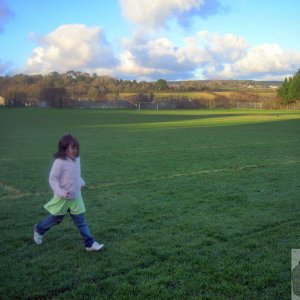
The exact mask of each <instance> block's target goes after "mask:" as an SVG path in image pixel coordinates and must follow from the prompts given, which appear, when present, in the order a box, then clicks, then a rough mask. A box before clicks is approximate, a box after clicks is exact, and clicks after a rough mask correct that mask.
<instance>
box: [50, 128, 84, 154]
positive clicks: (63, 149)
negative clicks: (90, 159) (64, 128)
mask: <svg viewBox="0 0 300 300" xmlns="http://www.w3.org/2000/svg"><path fill="white" fill-rule="evenodd" d="M69 146H71V147H74V148H76V149H77V157H78V156H79V142H78V140H77V139H76V138H75V137H74V136H72V135H71V134H65V135H63V136H62V137H61V138H60V140H59V141H58V150H57V152H56V153H54V155H53V156H54V158H62V159H65V158H66V157H67V151H68V148H69Z"/></svg>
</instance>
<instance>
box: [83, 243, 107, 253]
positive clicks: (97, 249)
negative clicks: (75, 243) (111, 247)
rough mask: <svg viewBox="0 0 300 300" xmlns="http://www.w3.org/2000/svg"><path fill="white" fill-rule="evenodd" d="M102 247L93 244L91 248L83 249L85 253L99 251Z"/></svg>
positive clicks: (101, 245)
mask: <svg viewBox="0 0 300 300" xmlns="http://www.w3.org/2000/svg"><path fill="white" fill-rule="evenodd" d="M103 247H104V245H103V244H99V243H97V242H94V243H93V245H92V246H91V247H85V249H86V251H99V250H101V249H102V248H103Z"/></svg>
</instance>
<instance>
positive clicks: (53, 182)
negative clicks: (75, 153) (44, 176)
mask: <svg viewBox="0 0 300 300" xmlns="http://www.w3.org/2000/svg"><path fill="white" fill-rule="evenodd" d="M61 163H62V160H61V159H56V160H55V161H54V163H53V166H52V168H51V171H50V175H49V184H50V186H51V188H52V190H53V192H54V194H55V195H56V196H58V197H62V198H66V197H67V194H68V192H67V191H66V190H64V189H62V188H61V187H60V184H59V178H60V174H61Z"/></svg>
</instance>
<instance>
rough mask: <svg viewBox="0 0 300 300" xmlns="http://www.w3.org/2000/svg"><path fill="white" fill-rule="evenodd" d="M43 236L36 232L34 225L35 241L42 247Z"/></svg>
mask: <svg viewBox="0 0 300 300" xmlns="http://www.w3.org/2000/svg"><path fill="white" fill-rule="evenodd" d="M43 237H44V236H43V235H41V234H39V233H38V232H37V230H36V225H34V233H33V239H34V241H35V243H36V244H37V245H40V244H41V243H42V242H43Z"/></svg>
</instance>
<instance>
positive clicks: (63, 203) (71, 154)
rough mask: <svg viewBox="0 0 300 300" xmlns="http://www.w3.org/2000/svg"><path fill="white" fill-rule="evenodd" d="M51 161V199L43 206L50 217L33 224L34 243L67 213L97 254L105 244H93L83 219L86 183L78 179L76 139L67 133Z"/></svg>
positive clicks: (60, 141) (39, 241) (77, 145)
mask: <svg viewBox="0 0 300 300" xmlns="http://www.w3.org/2000/svg"><path fill="white" fill-rule="evenodd" d="M54 158H55V160H54V163H53V166H52V169H51V171H50V175H49V183H50V186H51V188H52V190H53V192H54V197H53V198H52V200H50V201H49V202H48V203H47V204H46V205H45V206H44V207H45V209H46V210H47V211H48V212H49V213H50V215H49V216H48V217H47V218H45V219H44V220H42V221H41V222H39V223H38V224H35V225H34V236H33V238H34V241H35V243H36V244H38V245H39V244H41V243H42V242H43V237H44V234H45V233H46V232H47V231H48V230H49V229H50V228H51V227H52V226H54V225H57V224H59V223H60V222H61V221H62V220H63V218H64V216H65V215H66V214H67V213H69V214H70V216H71V218H72V220H73V222H74V224H75V225H76V226H77V228H78V230H79V232H80V234H81V236H82V239H83V242H84V246H85V249H86V250H87V251H98V250H100V249H102V248H103V247H104V245H103V244H99V243H97V242H95V241H94V239H93V237H92V236H91V234H90V231H89V228H88V226H87V224H86V220H85V207H84V204H83V200H82V197H81V188H82V187H84V185H85V183H84V181H83V179H82V178H81V170H80V158H79V143H78V141H77V139H76V138H75V137H73V136H72V135H70V134H67V135H64V136H63V137H62V138H61V139H60V140H59V143H58V151H57V153H55V154H54Z"/></svg>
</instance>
